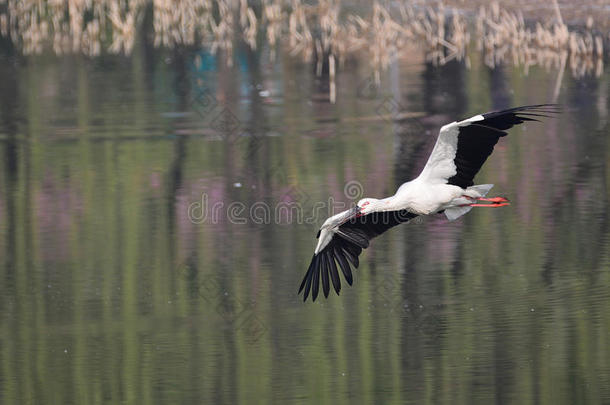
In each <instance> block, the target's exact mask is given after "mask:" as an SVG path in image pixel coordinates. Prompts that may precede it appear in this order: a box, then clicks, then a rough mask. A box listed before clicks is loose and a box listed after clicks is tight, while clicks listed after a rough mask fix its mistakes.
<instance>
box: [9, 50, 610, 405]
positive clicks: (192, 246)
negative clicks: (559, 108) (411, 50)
mask: <svg viewBox="0 0 610 405" xmlns="http://www.w3.org/2000/svg"><path fill="white" fill-rule="evenodd" d="M236 55H237V57H236V60H235V65H234V67H233V68H226V67H225V66H224V64H223V63H222V62H219V61H217V60H216V59H215V58H214V57H213V56H212V55H210V54H208V53H205V52H199V53H195V52H186V51H160V50H153V49H150V48H146V47H139V48H136V50H135V51H134V54H133V55H132V56H130V57H108V56H106V57H100V58H94V59H87V58H81V57H75V56H66V57H54V56H37V57H18V56H14V55H11V54H8V55H7V54H3V56H2V57H1V58H0V77H2V80H0V103H1V104H0V164H1V169H0V263H1V267H0V276H1V282H0V402H1V403H3V404H29V403H31V404H42V403H45V404H70V403H74V404H97V403H109V404H110V403H113V404H114V403H128V404H148V403H154V404H161V403H163V404H191V403H192V404H200V403H209V404H236V403H244V404H246V403H247V404H252V403H260V404H269V403H277V404H286V403H295V404H304V403H312V404H313V403H315V404H319V403H326V404H338V403H345V404H347V403H350V404H351V403H362V404H404V403H412V404H473V403H480V404H489V403H515V404H527V403H540V404H576V403H587V404H588V403H590V404H602V403H608V402H609V401H610V249H609V248H610V239H609V231H610V223H609V216H608V210H607V207H608V199H609V197H610V163H609V162H610V138H609V136H608V135H609V131H608V128H609V123H608V119H609V116H608V112H609V111H608V102H609V100H608V89H609V85H610V73H608V71H606V72H605V73H604V74H603V75H602V77H600V78H598V79H595V78H589V77H588V78H584V79H580V80H576V79H573V78H571V77H570V75H569V74H566V75H565V76H564V77H563V79H562V81H561V83H560V87H559V98H558V100H557V101H558V102H560V103H562V104H563V105H564V113H563V114H562V115H561V116H560V117H558V118H556V119H546V120H544V122H543V123H531V124H527V125H524V126H521V127H519V128H515V129H513V130H512V132H511V134H510V136H508V137H506V138H504V139H502V140H501V141H500V143H499V144H498V146H497V147H496V150H495V153H494V155H493V156H492V157H491V158H490V160H489V161H488V163H487V165H486V166H485V167H484V169H483V170H482V171H481V173H480V174H479V176H478V177H477V182H478V183H488V182H489V183H495V188H494V189H493V190H492V194H494V195H503V196H506V197H508V198H509V199H510V200H511V202H512V204H511V205H510V206H509V207H505V208H501V209H475V210H473V211H472V212H471V213H469V214H468V215H467V216H465V217H464V218H462V219H460V220H458V221H456V222H453V223H449V222H447V221H446V220H445V219H444V218H442V217H440V216H439V217H438V218H427V219H425V220H423V221H414V223H411V224H408V225H403V226H401V227H398V228H396V229H393V230H392V231H390V232H388V233H387V234H385V235H383V237H381V238H379V239H377V240H375V241H374V243H373V244H372V246H371V248H370V249H368V250H367V251H365V252H364V254H363V256H362V257H361V267H360V268H359V269H358V270H357V271H356V273H355V282H354V285H353V286H352V287H348V286H347V285H344V287H343V290H342V293H341V296H340V297H337V296H334V295H333V296H332V297H330V298H329V299H328V300H325V299H320V300H318V301H316V302H315V303H311V302H309V301H308V302H307V303H303V302H301V297H299V296H297V295H296V292H297V288H298V286H299V283H300V281H301V278H302V276H303V274H304V272H305V270H306V268H307V265H308V264H309V259H310V257H311V254H312V251H313V248H314V246H315V239H314V236H315V232H316V229H317V227H318V226H319V225H320V224H321V223H322V222H323V220H324V219H325V217H326V216H327V209H326V208H327V206H328V204H329V203H330V202H329V196H332V197H333V201H332V203H333V204H339V203H345V204H348V203H351V202H353V200H354V199H355V198H357V197H359V195H357V194H359V191H360V189H358V187H360V186H361V187H362V190H363V192H364V195H366V196H371V197H382V196H386V195H390V194H392V193H393V192H394V191H395V189H396V187H397V186H398V185H399V184H400V183H402V182H403V181H406V180H408V179H410V178H412V177H414V176H416V175H417V174H418V173H419V170H421V168H422V167H423V164H424V163H425V160H426V157H427V155H428V153H429V152H430V150H431V148H432V146H433V144H434V141H435V138H436V134H437V132H438V129H439V127H440V126H441V125H442V124H444V123H447V122H451V121H453V120H454V119H457V118H460V117H468V116H471V115H474V114H478V113H481V112H485V111H489V110H493V109H497V108H503V107H509V106H514V105H521V104H535V103H540V102H548V101H551V100H552V97H553V93H554V91H555V87H556V81H557V77H558V73H557V72H556V71H546V70H544V69H542V68H532V69H530V72H529V74H528V75H524V73H523V69H519V68H512V67H504V68H500V69H496V70H490V69H489V68H487V67H485V66H484V65H483V64H482V63H481V62H480V61H479V60H478V59H477V57H476V55H471V57H472V59H473V61H472V67H471V68H470V69H467V68H466V67H465V66H464V65H463V64H460V63H450V64H449V65H447V66H444V67H433V66H431V65H426V64H424V63H408V62H406V61H403V62H397V63H395V64H393V65H391V66H390V69H389V70H388V71H386V72H382V74H381V85H380V86H379V87H375V86H374V85H373V86H371V85H370V83H369V80H370V78H371V74H372V72H371V71H370V70H369V69H368V68H367V65H366V61H361V63H353V62H352V63H348V64H347V65H346V66H345V67H343V68H342V69H340V70H339V74H338V77H337V102H336V104H331V103H330V102H329V99H328V88H329V82H328V78H327V77H322V78H320V79H318V78H316V77H315V75H314V66H313V65H309V64H303V63H302V62H299V61H296V60H294V59H291V58H290V57H289V56H287V55H282V54H281V53H280V54H279V55H278V60H276V61H275V62H270V61H269V58H268V55H267V54H266V52H265V51H262V52H258V53H255V52H250V51H243V50H240V51H238V52H237V53H236ZM196 59H200V61H199V62H196ZM396 106H398V107H396ZM397 111H399V112H401V113H409V114H411V115H412V117H411V115H410V117H411V118H408V119H403V120H393V119H392V117H393V116H394V117H395V113H396V112H397ZM354 181H357V182H359V183H354ZM350 182H351V183H350ZM346 184H350V185H352V186H356V191H357V192H356V193H355V194H354V195H346V193H345V191H346V190H344V188H345V186H346ZM350 197H351V198H350ZM202 199H203V201H204V203H203V204H202V203H201V201H202ZM319 202H323V203H324V204H325V205H324V207H325V208H323V209H322V210H318V211H316V208H315V207H316V203H319ZM197 203H198V204H199V206H197ZM231 203H237V205H235V204H234V205H233V206H230V204H231ZM279 203H295V204H296V205H297V206H298V207H300V209H301V212H302V214H303V217H302V218H300V217H299V216H298V215H296V216H295V215H292V214H290V213H284V214H285V215H279V217H278V216H276V215H275V214H276V212H275V207H277V206H278V204H279ZM193 204H195V205H193ZM257 204H258V205H257ZM213 206H215V207H217V209H216V211H215V214H214V215H212V213H211V209H212V207H213ZM256 206H259V207H263V208H262V212H265V209H266V208H264V207H269V211H267V212H270V213H271V218H268V220H265V217H264V215H263V217H262V219H263V220H260V219H261V217H260V216H256V218H254V219H253V218H251V216H250V212H251V210H252V207H256ZM205 207H207V209H208V211H207V214H208V215H207V216H204V215H203V211H202V210H203V209H204V208H205ZM234 207H238V208H234ZM194 208H200V211H193V209H194ZM235 209H237V211H235V212H229V211H230V210H235ZM325 209H326V210H325ZM189 213H190V215H189ZM315 213H317V214H316V215H313V214H315ZM344 284H345V283H344Z"/></svg>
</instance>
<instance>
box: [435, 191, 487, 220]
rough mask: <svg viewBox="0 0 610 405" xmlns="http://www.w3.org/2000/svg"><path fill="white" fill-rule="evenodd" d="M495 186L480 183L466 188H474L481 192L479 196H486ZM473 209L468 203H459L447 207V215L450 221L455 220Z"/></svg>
mask: <svg viewBox="0 0 610 405" xmlns="http://www.w3.org/2000/svg"><path fill="white" fill-rule="evenodd" d="M493 186H494V185H493V184H478V185H476V186H470V187H468V188H467V189H466V190H474V191H476V192H477V193H478V194H479V197H485V196H486V195H487V193H489V190H491V188H492V187H493ZM471 209H472V207H470V206H468V205H465V206H464V205H458V206H456V207H450V208H446V209H445V216H446V217H447V219H448V220H449V221H454V220H456V219H458V218H459V217H461V216H462V215H464V214H466V213H468V212H469V211H470V210H471Z"/></svg>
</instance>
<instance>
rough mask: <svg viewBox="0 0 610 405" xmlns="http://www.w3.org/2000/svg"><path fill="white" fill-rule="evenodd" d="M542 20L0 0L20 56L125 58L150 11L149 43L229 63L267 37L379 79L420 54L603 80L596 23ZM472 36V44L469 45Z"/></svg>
mask: <svg viewBox="0 0 610 405" xmlns="http://www.w3.org/2000/svg"><path fill="white" fill-rule="evenodd" d="M554 5H555V8H554V13H553V14H552V15H549V16H546V20H543V19H539V20H536V21H526V20H525V18H524V16H523V13H522V12H520V11H516V12H514V11H509V10H507V9H504V8H502V7H500V6H499V5H498V3H492V4H491V5H485V4H483V5H482V6H480V8H479V10H478V12H476V13H475V14H474V15H472V16H471V17H472V18H469V17H468V16H467V15H468V14H467V13H465V12H464V10H462V9H461V8H459V6H458V7H445V6H444V5H443V4H442V3H439V4H434V5H426V4H425V3H423V4H420V3H415V2H409V3H401V4H399V5H396V6H387V5H384V4H382V3H380V2H374V3H373V4H372V6H371V7H370V9H368V10H365V11H364V12H362V13H360V14H358V13H354V12H345V11H344V8H343V6H342V3H341V1H339V0H319V1H317V2H315V3H312V4H311V3H309V2H308V3H305V2H303V1H302V0H291V1H288V0H261V1H248V0H183V1H171V0H130V1H126V0H99V1H93V0H47V1H40V0H0V34H1V35H2V36H4V37H9V38H10V39H11V41H12V42H13V43H14V44H15V45H16V46H17V47H18V49H20V50H21V52H23V53H24V54H36V53H40V52H43V50H45V49H51V50H52V51H53V52H55V53H57V54H64V53H83V54H85V55H90V56H95V55H99V54H100V53H102V52H109V53H125V54H129V53H130V52H131V51H132V49H133V46H134V43H135V41H136V38H137V33H138V32H139V30H140V28H141V27H140V26H141V24H142V22H143V20H144V15H145V13H146V12H147V11H148V10H149V8H152V15H153V32H154V44H155V45H156V46H159V47H175V46H184V45H189V46H207V47H209V49H210V50H211V51H212V52H218V51H219V50H222V51H224V52H223V54H224V55H226V57H225V60H226V63H227V65H229V66H230V65H231V64H232V57H231V55H232V53H233V47H234V46H235V43H236V39H238V40H242V41H244V42H245V43H246V44H247V45H248V46H249V47H251V48H253V49H255V48H256V46H257V41H259V40H260V39H262V38H264V40H265V41H266V42H267V44H268V46H269V49H270V50H271V58H272V59H273V58H275V52H276V49H285V50H286V51H287V52H288V54H290V55H292V56H294V57H300V58H302V59H303V60H304V61H309V62H313V63H316V70H317V72H318V73H319V74H321V73H322V65H323V63H330V62H331V57H332V63H333V66H334V64H335V63H337V66H342V65H343V64H344V63H345V60H346V59H347V58H348V57H351V56H362V57H364V58H366V59H367V60H369V61H370V64H371V68H372V69H373V70H374V71H375V72H377V77H378V76H379V71H380V70H383V69H385V68H386V67H387V66H388V65H389V64H390V63H391V61H393V60H395V59H396V58H401V57H409V55H412V52H413V49H414V48H416V49H419V50H420V51H421V52H423V54H424V55H425V57H426V59H427V60H428V61H430V62H432V63H435V64H444V63H447V62H449V61H451V60H454V59H456V60H463V61H465V63H467V64H469V63H470V61H469V59H468V51H469V49H470V48H473V49H474V50H475V51H478V52H480V53H481V54H482V55H483V59H484V61H485V63H486V64H488V65H489V66H491V67H493V66H496V65H497V64H504V63H512V64H515V65H519V66H523V67H524V69H525V71H526V72H527V71H528V69H529V68H530V67H531V66H544V67H547V68H555V69H560V70H561V69H563V68H565V67H566V65H567V66H569V68H570V70H571V72H572V74H573V75H574V76H577V77H580V76H582V75H585V74H592V73H593V74H595V75H600V74H601V73H602V70H603V58H604V55H605V54H604V41H603V32H601V31H600V30H599V29H596V28H595V27H594V23H593V20H592V18H589V19H588V20H587V23H586V24H585V26H582V27H579V28H578V29H575V28H574V29H571V28H570V27H569V26H568V25H566V24H565V23H564V21H563V19H562V17H561V13H560V11H559V6H558V5H557V3H556V2H555V3H554ZM471 38H473V39H474V41H471Z"/></svg>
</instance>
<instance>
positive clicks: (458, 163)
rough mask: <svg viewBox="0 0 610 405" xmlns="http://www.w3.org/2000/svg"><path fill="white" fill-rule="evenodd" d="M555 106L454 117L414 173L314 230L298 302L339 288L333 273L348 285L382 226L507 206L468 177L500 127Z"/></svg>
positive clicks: (499, 133)
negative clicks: (390, 193)
mask: <svg viewBox="0 0 610 405" xmlns="http://www.w3.org/2000/svg"><path fill="white" fill-rule="evenodd" d="M559 112H560V109H559V106H558V105H556V104H539V105H528V106H522V107H515V108H511V109H508V110H502V111H494V112H489V113H486V114H480V115H475V116H474V117H472V118H468V119H466V120H462V121H454V122H452V123H450V124H447V125H445V126H443V127H442V128H441V130H440V133H439V136H438V139H437V140H436V144H435V145H434V149H432V153H431V154H430V157H429V158H428V161H427V163H426V165H425V166H424V168H423V170H422V171H421V173H420V175H419V176H418V177H417V178H415V179H414V180H411V181H408V182H406V183H404V184H402V185H401V186H400V187H399V188H398V190H397V191H396V193H395V194H394V195H393V196H391V197H387V198H382V199H376V198H363V199H362V200H360V201H358V204H357V205H356V206H355V207H353V208H352V209H349V210H347V211H343V212H341V213H339V214H337V215H334V216H332V217H330V218H328V219H327V220H326V221H325V222H324V224H322V227H321V228H320V230H319V231H318V235H317V239H318V244H317V246H316V248H315V250H314V255H313V258H312V259H311V264H310V265H309V268H308V270H307V273H306V274H305V277H304V278H303V281H302V282H301V286H300V287H299V294H300V293H301V292H302V291H304V294H303V301H305V300H307V297H308V296H309V293H310V292H311V298H312V300H313V301H315V300H316V298H317V296H318V292H319V288H320V283H321V284H322V291H323V293H324V296H325V297H328V293H329V291H330V284H331V283H332V286H333V288H334V290H335V291H336V293H337V294H339V292H340V291H341V279H340V277H339V271H341V272H342V273H343V277H344V278H345V280H346V281H347V283H348V284H349V285H352V282H353V275H352V267H353V268H357V267H358V265H359V261H358V256H359V255H360V253H361V252H362V249H366V248H367V247H368V246H369V242H370V240H371V239H373V238H374V237H376V236H379V235H381V234H382V233H384V232H385V231H387V230H388V229H390V228H392V227H394V226H396V225H399V224H402V223H406V222H408V221H410V220H411V219H413V218H415V217H417V216H420V215H433V214H437V213H444V214H445V216H446V217H447V219H448V220H450V221H453V220H455V219H457V218H459V217H461V216H462V215H464V214H466V213H467V212H468V211H470V210H471V209H472V208H473V207H490V208H497V207H503V206H506V205H508V204H509V202H508V200H507V199H506V198H504V197H492V198H487V197H486V195H487V193H488V192H489V190H490V189H491V188H492V187H493V184H480V185H474V182H473V180H474V176H475V175H476V174H477V173H478V172H479V170H480V169H481V166H483V163H485V160H487V157H489V155H491V153H492V152H493V148H494V146H495V145H496V143H497V142H498V139H500V138H501V137H503V136H505V135H507V132H506V130H508V129H510V128H512V127H513V126H514V125H518V124H522V123H523V122H525V121H538V119H537V118H539V117H548V116H549V115H550V114H555V113H559Z"/></svg>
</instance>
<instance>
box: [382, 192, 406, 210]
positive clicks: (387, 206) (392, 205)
mask: <svg viewBox="0 0 610 405" xmlns="http://www.w3.org/2000/svg"><path fill="white" fill-rule="evenodd" d="M400 209H402V207H400V201H399V199H397V198H396V196H395V195H393V196H391V197H386V198H382V199H381V200H379V203H378V207H377V209H376V211H398V210H400Z"/></svg>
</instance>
